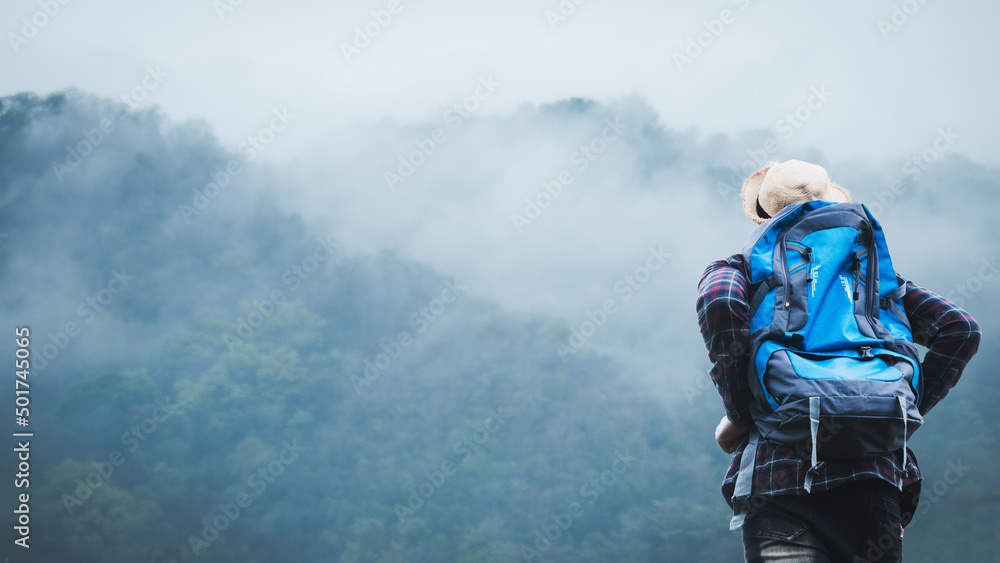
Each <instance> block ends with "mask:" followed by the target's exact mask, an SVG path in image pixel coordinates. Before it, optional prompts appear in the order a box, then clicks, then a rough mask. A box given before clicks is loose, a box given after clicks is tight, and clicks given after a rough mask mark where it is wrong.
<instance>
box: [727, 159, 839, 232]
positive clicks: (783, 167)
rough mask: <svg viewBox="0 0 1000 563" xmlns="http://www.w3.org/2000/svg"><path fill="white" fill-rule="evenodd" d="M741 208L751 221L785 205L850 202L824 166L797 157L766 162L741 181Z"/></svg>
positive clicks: (757, 219) (758, 219) (775, 213)
mask: <svg viewBox="0 0 1000 563" xmlns="http://www.w3.org/2000/svg"><path fill="white" fill-rule="evenodd" d="M740 198H741V199H742V200H743V211H744V212H745V213H746V214H747V217H749V218H750V220H752V221H753V222H755V223H763V222H765V221H767V220H768V219H770V218H771V217H773V216H774V215H777V213H778V212H779V211H781V210H782V209H783V208H784V207H785V206H786V205H792V204H795V203H803V202H806V201H813V200H817V199H818V200H822V201H833V202H837V203H850V201H851V196H850V194H848V193H847V190H845V189H844V188H842V187H840V186H838V185H837V184H834V183H833V182H831V181H830V176H829V175H827V173H826V169H824V168H823V167H822V166H819V165H817V164H810V163H808V162H803V161H801V160H788V161H785V162H782V163H781V164H778V163H774V162H769V163H767V165H766V166H764V168H761V169H760V170H758V171H756V172H754V173H753V175H751V176H750V177H749V178H747V180H746V182H744V183H743V191H742V192H740Z"/></svg>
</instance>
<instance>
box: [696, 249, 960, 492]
mask: <svg viewBox="0 0 1000 563" xmlns="http://www.w3.org/2000/svg"><path fill="white" fill-rule="evenodd" d="M744 271H745V270H744V264H743V256H742V255H741V254H735V255H733V256H730V257H729V258H726V259H725V260H719V261H716V262H713V263H712V264H710V265H709V266H708V268H707V269H706V270H705V273H704V274H702V277H701V281H700V282H699V284H698V302H697V308H698V324H699V325H700V327H701V334H702V336H703V337H704V338H705V346H706V347H707V348H708V358H709V360H710V361H711V362H712V368H711V370H710V371H709V375H710V376H711V377H712V380H713V381H714V382H715V386H716V388H717V389H718V391H719V394H720V395H721V396H722V402H723V404H724V405H725V408H726V414H727V415H728V416H729V418H730V420H732V421H734V422H741V423H749V422H751V418H750V408H749V405H750V400H751V394H750V388H749V386H748V382H747V375H746V374H747V362H748V361H749V351H750V318H749V306H748V304H747V303H748V302H749V298H750V295H748V293H749V289H748V282H747V278H746V276H745V274H744ZM906 286H907V291H906V295H904V296H903V308H904V310H905V311H906V317H907V319H908V320H909V321H910V326H911V327H912V331H913V339H914V341H915V342H916V343H917V344H920V345H922V346H926V347H927V348H928V350H927V353H926V354H925V355H924V359H923V361H922V362H921V373H922V377H923V380H924V381H923V396H922V397H921V399H920V405H919V410H920V413H921V414H926V413H927V411H929V410H931V408H932V407H934V405H936V404H937V403H938V402H940V401H941V399H943V398H944V396H945V395H947V394H948V391H949V390H950V389H951V388H952V387H954V386H955V384H956V383H958V379H959V377H961V375H962V371H963V370H964V369H965V366H966V364H967V363H968V362H969V360H970V359H972V356H973V355H975V353H976V350H977V349H978V348H979V339H980V329H979V325H978V324H977V323H976V321H975V319H973V318H972V316H970V315H969V314H968V313H967V312H965V311H964V310H963V309H962V308H960V307H959V306H957V305H955V304H954V303H952V302H950V301H948V300H947V299H944V298H943V297H941V296H939V295H937V294H935V293H933V292H931V291H928V290H926V289H923V288H921V287H917V286H916V285H913V284H912V283H910V282H907V284H906ZM746 445H747V439H746V438H744V439H743V441H742V443H740V445H739V446H737V448H736V451H735V452H733V457H732V460H731V462H730V464H729V471H728V472H727V473H726V478H725V480H724V481H723V483H722V494H723V495H724V496H725V497H726V501H727V502H731V498H732V493H733V488H734V486H735V482H736V476H737V473H738V472H739V468H740V459H741V458H742V456H743V449H744V448H745V447H746ZM900 457H901V456H900V455H898V454H895V455H894V454H889V455H884V456H880V457H876V458H872V459H859V460H837V461H834V460H827V461H825V462H824V463H823V465H822V467H821V469H820V471H819V474H818V475H816V476H815V477H814V479H813V484H812V487H813V491H816V492H819V491H824V490H829V489H832V488H833V487H836V486H837V485H840V484H843V483H846V482H848V481H854V480H858V479H870V478H877V479H883V480H885V481H888V482H890V483H892V484H893V485H897V484H899V482H900V479H903V485H904V487H910V489H911V491H910V493H911V494H915V493H914V491H916V490H919V489H917V488H915V487H911V486H912V485H915V484H917V483H919V481H921V480H922V477H921V476H920V470H919V469H918V468H917V465H916V458H915V457H914V456H913V452H910V451H909V450H907V461H906V463H907V465H910V464H912V465H910V469H911V471H910V473H909V475H907V476H906V477H905V478H904V477H903V474H904V471H903V470H904V469H905V466H904V465H903V463H902V460H901V459H900ZM755 465H756V467H755V470H754V478H753V485H752V486H753V493H754V494H763V495H788V494H804V493H805V486H804V483H805V475H806V472H807V471H808V470H809V465H810V464H809V460H807V459H804V458H802V457H801V455H799V454H797V453H796V452H795V450H794V449H793V448H789V447H784V446H780V445H777V444H773V443H769V442H767V441H766V440H761V442H760V445H759V447H758V449H757V459H756V464H755Z"/></svg>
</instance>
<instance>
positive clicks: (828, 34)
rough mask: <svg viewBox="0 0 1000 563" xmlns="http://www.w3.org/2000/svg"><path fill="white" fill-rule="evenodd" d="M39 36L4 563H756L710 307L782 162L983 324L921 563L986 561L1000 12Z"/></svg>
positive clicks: (11, 392)
mask: <svg viewBox="0 0 1000 563" xmlns="http://www.w3.org/2000/svg"><path fill="white" fill-rule="evenodd" d="M43 4H45V3H44V2H42V3H35V4H23V5H20V4H18V5H15V4H10V5H5V6H4V7H3V8H0V21H2V22H4V26H5V29H7V30H8V31H9V33H8V35H7V40H8V46H9V49H8V51H6V52H5V53H4V55H3V56H2V57H0V73H2V74H0V310H2V313H0V318H2V319H3V320H4V321H5V324H6V326H7V328H6V329H5V330H11V329H14V330H17V331H24V330H27V331H29V332H30V338H29V340H30V344H28V345H27V346H22V345H21V344H19V342H21V340H18V339H9V340H7V341H6V344H4V345H3V346H2V347H0V350H2V352H0V353H2V354H5V355H6V357H8V358H11V357H16V354H18V352H17V349H19V348H25V347H27V348H29V349H30V354H31V358H32V362H31V375H30V383H31V387H30V389H31V393H30V410H31V415H30V424H26V425H25V426H26V428H25V427H18V426H13V425H11V427H12V428H13V432H21V431H24V430H29V431H32V432H34V435H33V436H32V437H31V458H30V477H29V479H30V484H31V487H30V489H29V491H30V493H31V498H30V501H29V502H27V503H25V504H28V505H30V528H31V538H30V539H31V545H32V547H31V549H30V550H25V549H23V548H22V547H20V546H18V545H16V544H14V540H15V539H17V538H18V537H20V536H19V533H20V532H18V531H17V530H16V529H15V528H14V526H15V525H17V523H18V518H19V516H18V515H17V514H16V513H8V516H7V518H6V519H5V520H4V522H6V523H7V524H8V526H9V528H8V530H11V531H10V532H8V534H7V536H6V537H7V544H6V546H8V547H4V549H3V554H4V555H5V556H9V558H10V560H12V561H22V560H23V561H81V562H89V561H95V562H96V561H163V562H168V561H170V562H173V561H177V562H179V561H198V560H203V561H265V560H266V561H271V560H284V561H340V562H345V563H346V562H358V561H372V562H374V561H468V562H478V561H516V560H527V561H532V560H540V561H546V560H551V561H594V562H598V561H609V560H628V561H664V560H667V561H674V560H677V561H703V562H717V561H718V562H721V561H732V560H738V559H739V557H740V553H741V552H742V545H741V542H740V537H739V534H737V533H731V532H729V531H728V521H729V516H730V510H729V507H728V506H726V503H725V502H724V500H723V499H722V498H721V494H720V492H719V486H720V483H721V480H722V477H723V475H724V472H725V469H726V467H727V464H728V461H729V459H728V456H727V455H726V454H724V453H722V452H721V451H720V450H719V449H718V447H717V446H716V444H715V443H714V441H713V438H712V430H713V429H714V427H715V424H716V423H717V422H718V420H719V418H720V417H721V416H722V415H723V414H724V411H723V408H722V403H721V401H720V400H719V398H718V394H717V393H716V391H715V389H714V387H713V385H712V382H711V380H710V379H709V377H708V376H707V374H706V371H707V369H708V368H709V366H710V364H709V362H708V359H707V354H706V352H705V348H704V344H703V342H702V339H701V336H700V334H699V332H698V326H697V317H696V313H695V298H696V288H697V283H698V280H699V277H700V275H701V273H702V272H703V270H704V268H705V267H706V266H707V265H708V264H709V263H710V262H712V261H714V260H717V259H721V258H724V257H726V256H729V255H731V254H735V253H738V252H741V250H742V248H743V245H744V243H745V241H746V239H747V237H748V235H749V234H750V232H751V231H752V230H753V228H754V227H755V224H754V223H752V222H751V221H750V220H749V219H747V218H746V217H745V216H744V214H743V209H742V202H741V200H740V197H739V193H740V188H741V185H742V183H743V180H744V179H745V178H746V177H747V176H748V175H749V174H750V173H752V172H753V171H755V170H757V169H758V168H760V167H762V166H763V165H764V164H765V163H767V162H770V161H784V160H788V159H793V158H797V159H803V160H807V161H810V162H814V163H817V164H820V165H822V166H824V167H825V168H826V169H827V170H828V172H829V174H830V177H831V179H832V180H833V181H835V182H836V183H838V184H839V185H841V186H843V187H844V188H846V189H847V190H848V191H849V192H850V193H851V196H852V198H853V199H854V200H855V201H859V202H861V203H864V204H866V205H867V206H868V207H869V209H870V210H871V211H872V212H873V214H874V215H875V216H876V217H877V218H878V220H879V221H880V222H881V224H882V226H883V228H884V229H885V232H886V238H887V241H888V244H889V248H890V250H891V252H892V258H893V263H894V266H895V269H896V270H897V271H898V272H899V273H900V274H901V275H903V276H904V277H906V278H907V279H909V280H911V281H913V282H914V283H916V284H917V285H919V286H923V287H926V288H929V289H931V290H933V291H935V292H937V293H939V294H941V295H943V296H945V297H947V298H949V299H951V300H953V301H954V302H956V303H957V304H959V305H961V306H962V307H963V308H965V309H966V310H967V311H969V312H970V313H971V314H972V315H973V316H974V317H975V318H976V319H977V321H978V322H979V323H980V324H981V326H982V329H983V333H984V338H983V342H982V345H981V347H980V351H979V355H978V356H977V357H976V358H975V359H974V360H973V361H972V362H971V363H970V365H969V367H968V368H967V370H966V371H965V374H964V375H963V377H962V380H961V382H960V383H959V384H958V386H957V387H956V388H955V389H954V390H953V391H952V392H951V393H950V394H949V395H948V397H947V399H946V400H945V401H944V402H942V403H941V405H940V406H938V407H936V408H935V409H934V411H933V412H932V413H930V414H929V415H928V417H927V419H926V422H925V425H924V427H923V428H921V430H920V432H918V433H917V434H916V435H915V436H914V439H913V441H912V444H910V446H911V448H912V449H913V450H914V451H915V452H916V454H917V455H918V456H919V457H920V460H921V471H922V473H923V475H924V478H925V482H924V492H923V493H922V500H921V508H920V513H919V514H918V516H917V517H916V518H915V519H914V522H913V524H912V525H911V526H910V527H908V533H907V535H906V538H907V540H906V541H907V544H906V547H905V550H904V551H905V553H906V554H907V560H913V561H991V560H996V554H997V553H1000V544H998V543H997V542H998V539H997V537H998V536H997V535H996V534H995V533H994V531H993V529H992V528H993V527H992V523H993V521H994V520H995V518H994V516H993V514H995V512H996V510H997V508H1000V507H998V499H997V496H996V494H995V493H994V492H993V490H994V488H995V487H994V484H993V482H992V479H993V477H992V476H993V475H994V474H995V473H996V470H997V468H998V466H1000V459H998V454H997V451H998V449H997V444H996V438H995V436H996V434H997V430H998V428H997V423H996V422H995V421H994V420H993V417H992V415H991V413H992V411H993V405H995V403H996V401H997V400H1000V389H998V385H997V382H996V379H995V378H993V377H992V374H991V369H990V366H991V365H992V361H993V360H995V359H996V358H997V356H998V354H1000V350H998V349H997V345H996V340H995V339H993V338H992V336H991V335H992V334H994V332H995V331H996V330H997V329H998V328H1000V327H998V323H997V321H996V316H997V313H998V312H1000V311H998V305H1000V291H998V290H1000V285H998V282H997V281H996V280H997V273H998V271H1000V265H998V263H997V258H996V256H997V250H998V249H997V240H998V239H997V229H996V227H995V221H994V219H993V216H992V215H993V213H994V212H993V210H994V209H997V208H998V205H997V204H998V199H1000V180H998V178H1000V170H998V165H997V161H996V151H995V150H994V149H995V148H996V143H995V135H993V134H992V132H993V131H995V130H996V125H997V124H996V123H994V121H995V120H996V113H995V112H994V111H992V103H993V102H992V98H991V97H989V96H988V95H987V93H988V92H991V91H994V90H995V89H994V88H993V86H994V84H993V83H994V82H995V80H996V77H995V76H993V75H991V74H990V73H988V72H985V71H982V69H984V68H988V66H989V64H991V60H990V54H991V53H994V52H996V45H995V42H996V37H995V34H993V33H991V32H990V31H989V30H987V29H986V27H987V26H988V25H989V22H990V21H992V20H991V15H992V14H993V12H995V11H996V7H995V6H993V5H986V4H983V3H973V4H967V5H963V6H960V7H951V6H949V7H946V6H945V5H943V4H942V5H939V4H935V3H933V2H928V3H923V4H921V3H917V2H904V3H891V2H885V3H874V4H872V3H861V2H855V3H848V4H847V5H838V6H837V7H814V6H798V5H795V4H793V3H790V2H785V3H777V4H773V3H772V4H767V5H765V4H758V3H757V2H753V1H748V0H739V1H734V2H720V3H719V4H718V5H716V6H695V5H693V4H688V5H677V6H664V5H661V4H656V3H650V2H638V1H636V2H626V3H624V4H620V5H616V7H614V8H612V7H610V5H604V4H600V3H594V2H575V1H574V2H569V1H567V2H561V3H560V2H553V3H551V5H535V4H530V5H529V4H528V3H526V2H513V3H507V4H504V5H497V6H490V7H486V6H472V5H467V4H462V3H457V2H450V1H437V2H426V3H423V2H422V3H412V4H410V3H408V2H405V1H402V0H400V1H399V2H382V3H380V2H368V3H362V4H358V5H352V6H327V5H322V6H320V5H316V4H314V3H312V2H308V1H305V0H301V1H297V2H292V3H288V4H283V5H281V6H278V5H274V4H267V3H259V2H258V3H254V2H243V3H239V2H233V1H231V0H224V1H223V2H193V1H190V2H188V1H185V2H180V3H174V4H172V5H171V6H170V8H169V9H167V8H165V7H156V6H143V7H138V6H133V5H132V4H130V3H124V2H117V1H107V2H102V3H100V9H96V8H94V7H92V6H89V5H83V4H79V5H78V4H76V3H67V4H61V3H58V2H57V4H58V11H57V13H53V14H49V13H47V12H46V11H45V10H46V8H45V6H48V4H45V6H43ZM49 8H50V11H52V10H55V9H56V8H54V7H52V6H49ZM727 11H728V12H727ZM897 11H899V14H902V15H899V14H897V13H896V12H897ZM38 13H42V14H44V15H45V17H41V16H37V14H38ZM894 18H895V19H894ZM43 20H44V22H45V23H44V24H42V23H41V22H42V21H43ZM372 22H375V23H372ZM886 22H888V23H886ZM893 22H896V23H893ZM376 24H377V25H376ZM820 24H822V25H820ZM32 26H33V27H34V28H35V29H34V31H32ZM887 26H888V27H887ZM373 30H374V31H375V32H372V31H373ZM705 34H707V35H705ZM182 37H186V39H185V40H182V39H181V38H182ZM847 37H851V38H853V40H845V38H847ZM366 41H367V42H366ZM689 41H692V42H694V45H695V47H691V43H690V42H689ZM699 41H701V43H699ZM15 391H16V389H8V390H7V391H5V392H3V393H0V400H2V401H4V402H5V404H8V405H9V404H10V403H12V402H15V401H16V397H15ZM18 416H20V415H18ZM18 439H23V438H19V437H17V436H12V437H10V438H8V439H7V441H6V444H7V445H8V446H10V447H9V448H8V453H7V454H5V457H4V459H3V461H2V464H0V466H2V467H3V468H5V470H10V474H11V475H13V474H14V473H15V472H16V471H17V469H16V467H17V460H16V459H15V456H14V455H12V454H11V452H12V451H14V450H13V448H15V447H18V446H19V444H20V442H18V441H17V440H18ZM956 467H958V468H963V469H961V471H960V473H961V474H960V475H959V476H958V477H957V478H953V477H954V476H955V475H956V473H955V472H956V469H955V468H956ZM949 471H950V473H949ZM3 491H4V496H3V498H4V499H7V500H4V502H5V503H6V504H5V505H4V506H9V507H10V508H8V510H12V509H14V508H17V507H18V505H19V504H21V503H20V502H17V503H16V502H15V501H17V496H16V493H17V492H19V491H23V489H22V488H20V487H18V486H17V485H14V484H12V483H9V484H8V485H7V486H6V487H4V488H3ZM553 526H555V527H556V528H558V532H557V533H556V532H551V529H553V528H552V527H553Z"/></svg>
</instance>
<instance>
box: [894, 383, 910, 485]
mask: <svg viewBox="0 0 1000 563" xmlns="http://www.w3.org/2000/svg"><path fill="white" fill-rule="evenodd" d="M896 398H897V399H899V409H900V410H901V411H902V412H903V474H902V475H900V476H899V490H900V492H902V490H903V479H904V478H905V477H906V476H908V475H909V474H910V460H909V459H907V457H906V397H896Z"/></svg>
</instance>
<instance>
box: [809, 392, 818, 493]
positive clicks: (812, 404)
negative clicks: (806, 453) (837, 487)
mask: <svg viewBox="0 0 1000 563" xmlns="http://www.w3.org/2000/svg"><path fill="white" fill-rule="evenodd" d="M809 435H810V436H811V437H812V456H811V459H810V461H811V462H812V463H811V465H810V466H809V471H807V472H806V482H805V488H806V492H807V493H811V492H812V483H813V478H814V477H815V476H816V474H817V473H819V468H820V467H821V465H820V463H819V443H817V439H818V437H819V397H809Z"/></svg>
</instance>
